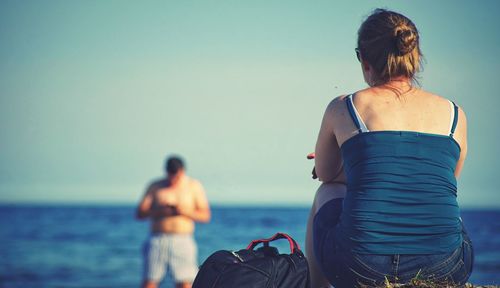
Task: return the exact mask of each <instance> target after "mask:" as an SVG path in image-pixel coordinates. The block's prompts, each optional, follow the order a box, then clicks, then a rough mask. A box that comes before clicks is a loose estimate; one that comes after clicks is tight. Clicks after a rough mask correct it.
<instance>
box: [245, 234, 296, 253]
mask: <svg viewBox="0 0 500 288" xmlns="http://www.w3.org/2000/svg"><path fill="white" fill-rule="evenodd" d="M279 239H287V240H288V243H290V251H291V252H292V253H295V252H297V251H299V252H300V247H299V244H297V242H295V240H293V238H292V237H290V236H289V235H287V234H285V233H279V232H278V233H276V234H274V236H273V237H271V238H267V239H259V240H253V241H252V242H250V244H249V245H248V247H247V250H253V249H254V248H255V246H257V245H259V244H260V243H264V245H265V246H268V245H269V243H270V242H272V241H275V240H279Z"/></svg>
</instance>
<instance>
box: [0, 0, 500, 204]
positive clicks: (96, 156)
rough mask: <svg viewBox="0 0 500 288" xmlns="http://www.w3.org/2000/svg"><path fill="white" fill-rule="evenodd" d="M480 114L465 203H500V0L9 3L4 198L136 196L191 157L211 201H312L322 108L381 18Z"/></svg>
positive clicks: (430, 85)
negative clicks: (397, 18)
mask: <svg viewBox="0 0 500 288" xmlns="http://www.w3.org/2000/svg"><path fill="white" fill-rule="evenodd" d="M377 7H384V8H389V9H393V10H395V11H398V12H401V13H403V14H405V15H407V16H408V17H410V18H411V19H412V20H413V21H414V22H415V23H416V25H417V27H418V28H419V30H420V32H421V44H422V49H423V53H424V55H425V59H426V64H425V69H424V71H423V73H422V74H421V83H422V86H423V88H424V89H427V90H430V91H433V92H435V93H438V94H441V95H442V96H445V97H447V98H450V99H452V100H455V101H456V102H457V103H458V104H459V105H461V106H462V107H463V109H464V110H465V111H466V113H467V114H468V120H469V147H470V148H469V157H468V159H467V161H466V164H465V170H464V171H463V176H462V178H461V179H460V180H459V201H460V203H461V204H462V205H463V206H496V207H500V194H499V193H498V188H497V182H496V181H497V180H498V179H499V176H500V174H499V171H500V164H499V163H500V152H499V151H498V147H499V144H498V143H500V136H499V133H500V129H499V128H498V124H499V120H498V115H499V113H498V111H499V109H500V100H499V95H498V92H497V88H496V87H498V82H499V80H498V79H499V77H498V71H499V69H500V57H498V53H499V52H500V33H499V32H498V27H499V26H500V20H499V18H498V15H497V14H498V11H500V2H499V1H479V2H477V1H267V0H266V1H1V2H0V201H1V202H26V201H28V202H99V203H110V202H128V203H134V202H136V201H137V200H138V199H139V198H140V196H141V195H142V193H143V192H144V187H145V186H146V184H147V183H148V182H149V181H150V180H152V179H153V178H157V177H159V176H161V174H162V165H163V160H164V157H165V156H166V155H168V154H170V153H179V154H181V155H183V156H185V158H186V160H187V164H188V172H189V174H190V175H192V176H193V177H195V178H198V179H200V180H201V181H202V182H203V183H204V185H205V188H206V190H207V194H208V197H209V198H210V200H211V201H212V202H214V203H225V204H230V203H248V202H251V203H267V204H282V203H286V204H299V205H309V203H310V202H311V201H312V197H313V195H314V190H315V188H316V187H317V186H318V183H317V182H315V181H313V180H311V179H310V176H309V175H310V170H311V168H312V162H308V161H307V160H305V155H306V154H307V153H308V152H311V151H312V150H313V148H314V144H315V140H316V135H317V131H318V128H319V124H320V120H321V117H322V113H323V111H324V108H325V106H326V105H327V103H328V102H329V101H330V100H331V99H332V98H334V97H336V96H338V95H341V94H346V93H350V92H353V91H355V90H358V89H361V88H363V87H365V86H366V84H365V83H364V82H363V79H362V75H361V72H360V68H359V64H358V62H357V60H356V57H355V55H354V51H353V49H354V47H355V45H356V44H355V43H356V32H357V29H358V27H359V25H360V24H361V22H362V21H363V19H364V18H365V16H366V15H368V14H369V12H370V11H371V10H373V9H374V8H377Z"/></svg>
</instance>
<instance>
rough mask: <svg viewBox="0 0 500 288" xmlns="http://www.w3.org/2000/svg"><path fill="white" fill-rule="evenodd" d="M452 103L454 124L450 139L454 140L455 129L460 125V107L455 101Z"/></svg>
mask: <svg viewBox="0 0 500 288" xmlns="http://www.w3.org/2000/svg"><path fill="white" fill-rule="evenodd" d="M450 103H451V104H452V105H453V114H452V115H453V122H452V123H451V128H450V137H452V138H453V134H455V129H456V128H457V123H458V106H457V104H455V102H453V101H450Z"/></svg>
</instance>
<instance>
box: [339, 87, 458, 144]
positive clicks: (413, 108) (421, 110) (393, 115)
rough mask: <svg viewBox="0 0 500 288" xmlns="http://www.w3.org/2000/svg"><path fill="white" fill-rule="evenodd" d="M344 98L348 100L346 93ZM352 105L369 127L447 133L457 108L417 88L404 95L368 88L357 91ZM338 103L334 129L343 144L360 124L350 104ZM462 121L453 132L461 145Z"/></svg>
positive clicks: (379, 129) (373, 129) (375, 129)
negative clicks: (357, 123)
mask: <svg viewBox="0 0 500 288" xmlns="http://www.w3.org/2000/svg"><path fill="white" fill-rule="evenodd" d="M341 99H342V100H343V101H345V97H342V98H341ZM339 104H340V103H339ZM353 105H354V107H355V109H356V111H357V112H358V113H359V116H360V118H361V119H362V121H363V122H364V124H365V125H366V127H367V128H368V130H369V131H414V132H420V133H428V134H437V135H446V136H448V135H449V133H450V128H451V125H452V123H451V122H452V119H453V112H454V111H453V106H452V105H450V101H449V100H447V99H445V98H442V97H440V96H438V95H435V94H432V93H429V92H426V91H424V90H421V89H416V88H413V89H411V90H410V91H409V92H407V93H404V94H402V95H397V94H396V93H395V92H394V91H393V90H391V89H384V88H379V87H376V88H368V89H365V90H362V91H359V92H356V93H355V96H354V97H353ZM336 106H339V107H335V108H334V109H335V111H332V117H333V123H334V127H333V129H334V131H335V136H336V137H337V142H338V144H339V146H342V144H343V143H344V142H345V141H346V140H347V139H349V138H351V137H352V136H354V135H356V133H357V127H356V126H355V123H354V122H353V121H352V119H351V117H349V111H348V109H347V106H345V104H344V105H342V104H341V105H336ZM346 116H347V117H346ZM461 116H462V117H464V115H463V112H462V111H461V109H459V115H458V118H457V119H459V120H460V118H462V117H461ZM462 122H463V121H459V123H457V128H456V130H455V133H454V136H453V138H454V139H455V140H456V141H457V142H458V144H460V146H462V144H464V145H465V142H466V141H465V139H464V137H465V136H466V135H464V134H465V133H464V131H463V128H464V127H463V125H461V124H462Z"/></svg>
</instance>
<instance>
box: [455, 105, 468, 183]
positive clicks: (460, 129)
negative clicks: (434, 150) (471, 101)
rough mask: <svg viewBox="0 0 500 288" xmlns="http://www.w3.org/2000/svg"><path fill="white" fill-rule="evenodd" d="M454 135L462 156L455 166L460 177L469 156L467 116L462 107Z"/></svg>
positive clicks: (457, 175)
mask: <svg viewBox="0 0 500 288" xmlns="http://www.w3.org/2000/svg"><path fill="white" fill-rule="evenodd" d="M454 137H455V140H457V142H458V143H459V144H460V158H459V159H458V162H457V167H456V168H455V177H456V178H458V177H459V176H460V173H461V172H462V168H463V166H464V162H465V158H466V157H467V117H466V116H465V112H464V111H463V110H462V108H458V123H457V129H456V131H455V135H454Z"/></svg>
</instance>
